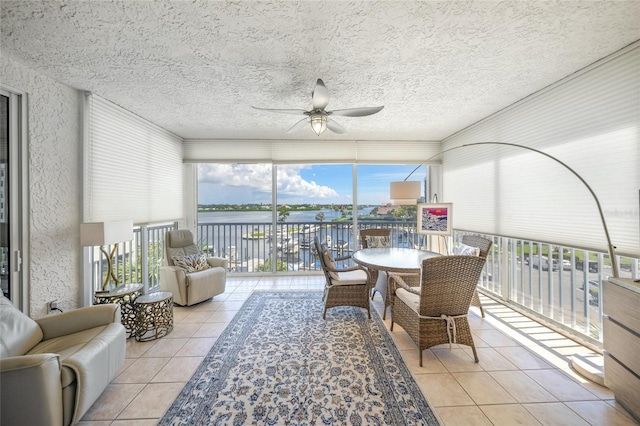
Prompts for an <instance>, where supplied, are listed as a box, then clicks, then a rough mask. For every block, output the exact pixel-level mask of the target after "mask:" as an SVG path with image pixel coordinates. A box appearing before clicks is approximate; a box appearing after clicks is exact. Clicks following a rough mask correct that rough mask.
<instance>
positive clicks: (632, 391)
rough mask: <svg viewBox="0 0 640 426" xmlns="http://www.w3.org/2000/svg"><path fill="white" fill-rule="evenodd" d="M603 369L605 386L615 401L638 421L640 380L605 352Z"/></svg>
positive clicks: (639, 414)
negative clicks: (614, 397)
mask: <svg viewBox="0 0 640 426" xmlns="http://www.w3.org/2000/svg"><path fill="white" fill-rule="evenodd" d="M604 368H605V375H604V381H605V385H606V386H607V387H608V388H609V389H611V390H612V391H613V393H614V394H615V396H616V400H617V401H618V402H619V403H620V404H621V405H622V406H623V407H624V408H625V409H626V410H627V411H628V412H629V413H631V415H632V416H633V417H635V419H636V420H638V421H640V398H639V397H638V395H640V379H639V378H638V377H637V376H636V375H634V374H632V373H630V372H629V371H628V370H627V369H625V368H624V367H623V366H622V365H620V364H619V363H618V362H617V361H616V360H615V359H613V358H611V356H610V355H609V354H608V353H607V352H605V354H604Z"/></svg>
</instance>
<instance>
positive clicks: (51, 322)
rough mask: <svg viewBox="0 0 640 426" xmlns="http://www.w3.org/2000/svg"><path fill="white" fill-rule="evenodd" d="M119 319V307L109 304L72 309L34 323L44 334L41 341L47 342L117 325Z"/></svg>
mask: <svg viewBox="0 0 640 426" xmlns="http://www.w3.org/2000/svg"><path fill="white" fill-rule="evenodd" d="M121 319H122V317H121V314H120V305H118V304H115V303H110V304H106V305H96V306H88V307H86V308H80V309H74V310H72V311H68V312H64V313H62V314H58V315H51V316H48V317H44V318H40V319H38V320H36V322H37V323H38V325H39V326H40V328H41V329H42V333H43V334H44V338H43V340H49V339H53V338H56V337H60V336H66V335H68V334H73V333H77V332H79V331H83V330H88V329H90V328H94V327H99V326H101V325H107V324H111V323H114V322H117V323H119V322H120V321H121Z"/></svg>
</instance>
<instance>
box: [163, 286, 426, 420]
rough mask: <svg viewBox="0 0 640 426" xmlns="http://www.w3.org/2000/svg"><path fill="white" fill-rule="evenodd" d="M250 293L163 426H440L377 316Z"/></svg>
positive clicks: (307, 296) (315, 296) (316, 296)
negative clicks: (251, 425) (324, 318)
mask: <svg viewBox="0 0 640 426" xmlns="http://www.w3.org/2000/svg"><path fill="white" fill-rule="evenodd" d="M322 310H323V302H322V293H320V292H294V291H290V292H284V291H283V292H254V293H253V294H252V295H251V296H250V297H249V298H248V299H247V301H246V302H245V303H244V305H243V306H242V308H241V309H240V311H239V312H238V314H236V316H235V317H234V319H233V321H232V322H231V323H230V324H229V326H228V327H227V328H226V329H225V330H224V332H223V333H222V335H221V336H220V338H219V339H218V340H217V341H216V343H215V344H214V345H213V347H212V348H211V351H210V352H209V354H208V355H207V356H206V357H205V359H204V361H203V362H202V364H201V365H200V367H199V368H198V370H197V371H196V372H195V373H194V375H193V377H192V378H191V380H190V381H189V382H188V383H187V385H186V386H185V387H184V389H183V390H182V392H181V393H180V395H179V396H178V398H177V399H176V400H175V402H174V403H173V404H172V406H171V407H170V408H169V410H167V413H166V414H165V416H164V417H163V418H162V419H161V421H160V423H159V424H160V425H244V424H259V425H263V424H267V425H437V424H438V422H437V420H436V418H435V416H434V414H433V412H432V411H431V409H430V408H429V406H428V404H427V402H426V400H425V399H424V397H423V395H422V394H421V392H420V390H419V388H418V385H417V384H416V382H415V381H414V380H413V377H412V376H411V374H410V373H409V371H408V369H407V367H406V366H405V364H404V362H403V360H402V357H401V356H400V353H399V352H398V350H397V348H396V346H395V344H394V343H393V341H392V340H391V337H390V336H389V335H388V333H387V331H386V329H385V326H384V324H383V322H382V320H381V319H380V317H379V316H378V315H377V314H376V313H375V312H373V310H372V313H371V319H368V318H367V314H366V311H364V310H363V309H360V308H354V307H336V308H332V309H329V310H328V311H327V319H326V321H325V320H323V319H322Z"/></svg>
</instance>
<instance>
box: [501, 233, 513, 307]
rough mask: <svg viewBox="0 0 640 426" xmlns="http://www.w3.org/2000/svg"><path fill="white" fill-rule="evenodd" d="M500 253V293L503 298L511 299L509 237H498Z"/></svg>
mask: <svg viewBox="0 0 640 426" xmlns="http://www.w3.org/2000/svg"><path fill="white" fill-rule="evenodd" d="M498 242H499V243H498V249H499V251H498V255H499V256H500V264H499V267H500V295H501V296H502V298H503V299H506V300H511V285H510V283H511V282H510V275H509V269H510V268H509V267H505V266H507V265H509V239H508V238H505V237H500V238H498Z"/></svg>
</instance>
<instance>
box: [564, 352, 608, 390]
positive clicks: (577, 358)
mask: <svg viewBox="0 0 640 426" xmlns="http://www.w3.org/2000/svg"><path fill="white" fill-rule="evenodd" d="M569 366H570V367H571V369H572V370H573V371H575V372H576V373H578V374H579V375H581V376H582V377H584V378H585V379H588V380H590V381H592V382H594V383H597V384H599V385H600V386H605V384H604V357H603V356H602V355H599V354H593V355H579V354H576V355H573V356H571V359H570V360H569ZM605 387H606V386H605Z"/></svg>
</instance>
